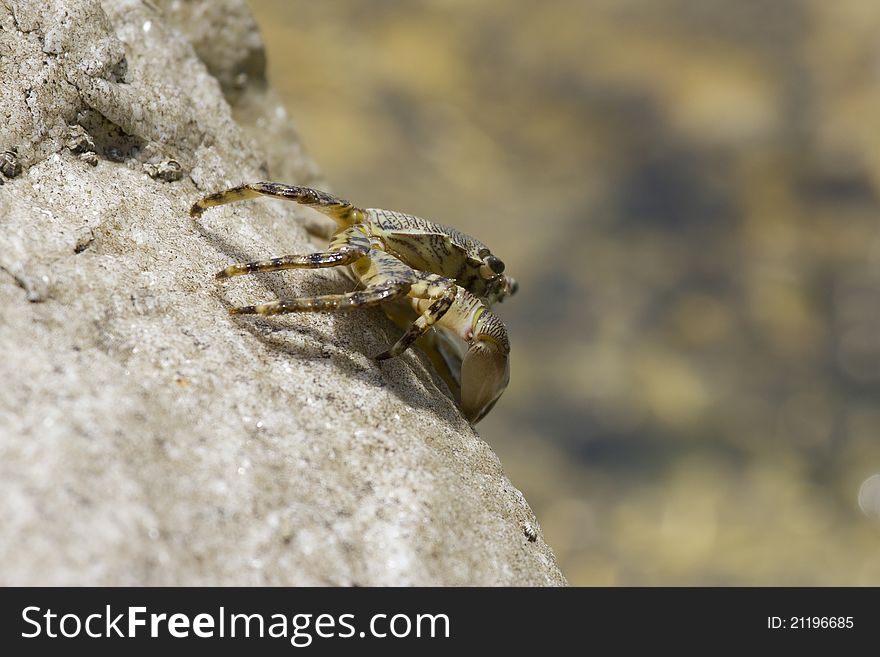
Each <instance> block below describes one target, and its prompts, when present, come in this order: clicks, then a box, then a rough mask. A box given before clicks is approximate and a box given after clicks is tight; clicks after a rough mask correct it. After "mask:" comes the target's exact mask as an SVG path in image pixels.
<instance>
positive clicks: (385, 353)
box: [373, 351, 392, 362]
mask: <svg viewBox="0 0 880 657" xmlns="http://www.w3.org/2000/svg"><path fill="white" fill-rule="evenodd" d="M389 358H392V354H391V352H390V351H383V352H382V353H381V354H379V355H378V356H373V360H375V361H380V362H381V361H383V360H388V359H389Z"/></svg>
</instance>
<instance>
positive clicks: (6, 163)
mask: <svg viewBox="0 0 880 657" xmlns="http://www.w3.org/2000/svg"><path fill="white" fill-rule="evenodd" d="M0 173H2V174H3V175H4V176H6V177H7V178H15V177H16V176H20V175H21V162H19V161H18V153H17V152H16V151H15V150H14V149H13V150H10V151H3V153H0Z"/></svg>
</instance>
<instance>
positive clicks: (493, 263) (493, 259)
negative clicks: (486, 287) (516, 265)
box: [486, 255, 504, 274]
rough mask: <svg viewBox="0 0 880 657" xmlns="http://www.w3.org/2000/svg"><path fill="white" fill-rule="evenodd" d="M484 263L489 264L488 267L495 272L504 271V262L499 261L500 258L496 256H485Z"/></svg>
mask: <svg viewBox="0 0 880 657" xmlns="http://www.w3.org/2000/svg"><path fill="white" fill-rule="evenodd" d="M486 264H487V265H488V266H489V269H491V270H492V271H493V272H495V273H496V274H500V273H501V272H503V271H504V263H503V262H501V259H500V258H498V257H497V256H493V255H490V256H489V257H488V258H486Z"/></svg>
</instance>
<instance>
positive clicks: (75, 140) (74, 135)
mask: <svg viewBox="0 0 880 657" xmlns="http://www.w3.org/2000/svg"><path fill="white" fill-rule="evenodd" d="M64 145H65V146H67V148H69V149H70V152H71V153H89V152H94V150H95V140H94V139H92V137H91V135H89V133H88V132H86V131H85V128H83V127H82V126H81V125H72V126H70V127H68V128H67V139H66V140H65V142H64ZM96 163H97V162H96Z"/></svg>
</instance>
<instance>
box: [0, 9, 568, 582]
mask: <svg viewBox="0 0 880 657" xmlns="http://www.w3.org/2000/svg"><path fill="white" fill-rule="evenodd" d="M263 61H264V56H263V52H262V47H261V45H260V39H259V35H258V33H257V32H256V29H255V26H254V24H253V21H252V19H251V18H250V17H249V15H248V14H247V11H246V8H244V6H243V4H242V3H240V2H236V1H233V0H224V1H223V2H186V3H172V2H156V1H153V2H141V1H140V0H137V1H135V0H113V1H109V0H108V1H106V2H102V3H99V2H96V1H94V0H51V1H49V2H42V3H35V2H31V1H29V0H0V108H2V112H0V114H2V118H0V152H6V155H5V158H6V159H5V160H4V162H3V166H0V174H2V175H0V180H2V181H3V183H4V184H2V185H0V309H2V310H0V376H2V377H3V384H2V386H0V518H2V523H3V531H2V532H0V584H2V585H15V584H25V585H32V584H49V585H64V584H97V585H125V584H134V585H139V584H148V585H174V584H281V585H287V584H292V585H300V584H301V585H306V584H338V585H351V584H358V585H380V584H389V585H398V584H401V585H408V584H427V585H430V584H441V585H461V584H477V585H496V584H497V585H504V584H520V585H548V584H564V579H563V577H562V575H561V574H560V572H559V570H558V568H557V566H556V562H555V559H554V557H553V554H552V552H551V550H550V548H549V547H548V546H547V545H546V543H545V542H544V540H543V536H542V534H541V532H540V529H539V528H538V525H537V522H536V520H535V518H534V516H533V514H532V512H531V510H530V509H529V507H528V505H527V504H526V502H525V500H524V499H523V497H522V495H521V494H520V492H519V491H518V490H516V489H515V488H514V487H513V486H512V485H511V483H510V482H509V481H508V480H507V479H506V478H505V476H504V474H503V472H502V468H501V465H500V463H499V462H498V459H497V457H496V456H495V454H494V453H493V452H492V450H491V449H490V448H489V447H488V446H487V445H486V443H484V442H483V441H482V440H481V439H480V438H479V436H478V435H477V434H476V433H475V432H474V431H473V430H472V429H471V428H470V427H469V426H468V424H467V423H466V422H465V421H464V420H463V419H462V417H461V415H460V413H459V412H458V411H457V409H456V408H455V406H454V404H453V403H452V401H451V400H450V399H449V398H448V396H447V395H446V394H445V392H444V388H443V385H442V383H440V382H439V380H438V379H437V378H436V376H435V375H433V374H432V372H431V370H430V369H429V368H428V367H427V366H426V361H425V360H424V359H423V358H422V357H421V356H420V355H419V354H415V353H413V354H407V355H406V356H405V357H403V358H400V359H396V360H395V361H392V362H388V363H385V364H382V365H381V366H379V365H377V364H376V363H375V362H373V361H372V360H371V359H370V358H369V356H370V355H371V354H375V353H378V352H380V351H381V350H382V349H383V348H384V347H385V346H386V345H387V344H388V343H389V341H391V340H393V339H394V337H395V336H396V335H397V330H396V329H395V328H394V327H393V326H392V325H391V323H390V322H389V321H388V320H386V319H385V318H384V316H383V315H382V314H381V312H380V311H367V312H363V313H357V314H351V315H340V316H326V315H316V316H309V315H297V316H291V317H284V318H279V319H273V320H272V321H268V320H262V321H261V320H256V321H253V320H252V321H239V320H236V319H234V318H231V317H229V316H228V314H227V312H226V308H227V307H228V306H229V305H230V304H235V305H238V304H242V303H246V302H252V301H257V300H262V299H271V298H274V297H276V296H290V295H298V294H314V293H326V292H330V291H338V290H339V288H340V286H344V285H346V282H345V280H344V278H343V277H342V276H341V275H340V274H339V273H337V272H332V271H324V272H317V273H316V272H294V273H286V274H273V275H269V276H264V277H244V278H242V279H237V280H234V281H231V282H230V283H228V284H226V285H223V286H221V285H217V284H216V283H215V281H214V280H213V279H212V274H213V273H214V272H215V271H217V270H218V269H220V268H221V267H223V266H225V265H227V264H229V263H230V262H233V261H237V260H247V259H254V258H258V257H263V256H267V255H277V254H282V253H298V252H306V251H310V250H313V249H314V247H315V245H314V244H311V243H310V241H309V239H308V237H307V235H306V233H305V231H304V230H303V228H302V226H303V221H304V220H306V219H307V218H308V217H309V215H308V214H307V213H308V211H305V210H302V209H301V208H298V207H296V206H293V205H291V204H283V203H274V204H273V203H271V202H268V201H267V202H263V201H260V202H251V203H247V204H240V205H236V206H228V207H226V208H222V209H217V210H215V211H212V212H210V213H206V215H205V216H204V217H203V219H202V220H201V221H200V222H199V223H197V224H196V223H193V222H191V221H190V219H189V217H188V216H187V208H188V207H189V205H190V204H191V203H192V202H193V200H194V199H196V198H197V197H198V196H199V195H201V194H203V193H206V192H209V191H215V190H217V189H219V188H222V187H225V186H228V185H232V184H236V183H239V182H241V181H245V180H259V179H265V178H269V177H271V178H274V179H277V180H285V181H288V182H299V183H305V184H316V183H318V182H319V181H320V179H319V178H318V173H317V169H316V168H315V166H314V165H313V164H312V163H311V162H310V161H309V160H308V158H307V157H306V156H305V155H304V154H303V151H302V150H301V148H300V147H299V144H298V142H297V141H296V138H295V134H294V132H293V129H292V127H291V126H290V124H289V122H288V121H287V119H286V117H285V116H284V111H283V109H282V108H281V106H280V105H279V104H278V102H277V99H276V98H275V96H274V93H273V92H272V91H271V89H270V88H268V85H267V84H266V82H265V79H264V77H263V68H262V67H263ZM530 538H531V539H534V540H529V539H530Z"/></svg>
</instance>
